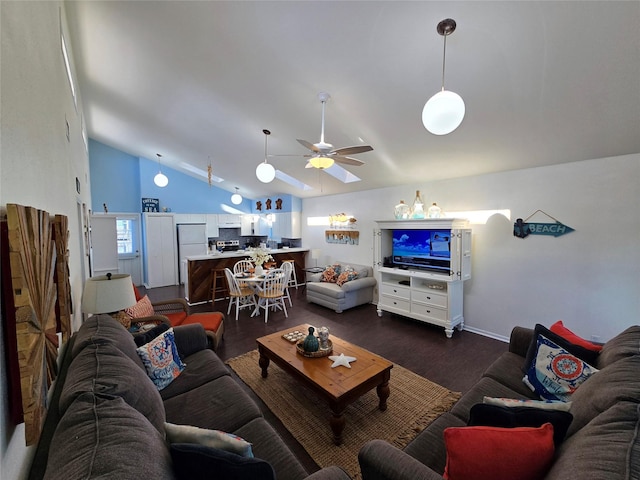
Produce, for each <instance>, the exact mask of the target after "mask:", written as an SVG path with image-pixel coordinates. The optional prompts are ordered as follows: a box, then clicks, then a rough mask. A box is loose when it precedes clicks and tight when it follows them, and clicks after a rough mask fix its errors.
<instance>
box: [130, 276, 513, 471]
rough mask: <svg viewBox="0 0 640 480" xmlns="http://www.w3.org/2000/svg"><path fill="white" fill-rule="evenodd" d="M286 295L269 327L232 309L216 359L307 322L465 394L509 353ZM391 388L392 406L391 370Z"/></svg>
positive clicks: (220, 304)
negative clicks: (286, 303) (289, 304)
mask: <svg viewBox="0 0 640 480" xmlns="http://www.w3.org/2000/svg"><path fill="white" fill-rule="evenodd" d="M140 291H141V292H145V289H144V288H142V287H141V288H140ZM290 291H291V298H292V301H293V307H292V308H287V310H288V313H289V318H285V316H284V313H283V312H277V313H274V314H269V322H268V323H266V324H265V323H264V316H260V317H254V318H251V317H250V316H249V315H250V313H249V311H248V310H241V311H240V315H239V317H238V321H237V322H236V320H235V311H234V310H232V311H231V313H230V314H229V315H228V316H227V319H226V321H225V333H224V341H223V342H222V344H221V345H220V346H219V347H218V351H217V352H216V353H217V354H218V356H219V357H220V358H221V359H222V360H224V361H226V360H228V359H230V358H233V357H235V356H238V355H241V354H243V353H246V352H248V351H250V350H253V349H255V348H257V346H256V338H258V337H261V336H263V335H267V334H269V333H274V332H277V331H279V330H284V329H286V328H288V327H293V326H296V325H300V324H302V323H309V324H311V325H315V326H318V327H320V326H327V327H329V329H330V331H331V334H332V335H336V336H338V337H340V338H344V339H345V340H348V341H349V342H352V343H355V344H357V345H359V346H361V347H363V348H366V349H367V350H370V351H372V352H374V353H376V354H378V355H380V356H382V357H384V358H386V359H388V360H390V361H392V362H394V363H396V364H398V365H402V366H403V367H405V368H407V369H409V370H411V371H413V372H415V373H417V374H419V375H421V376H423V377H425V378H428V379H429V380H431V381H433V382H436V383H438V384H440V385H442V386H444V387H446V388H448V389H450V390H453V391H457V392H462V393H464V392H466V391H467V390H469V389H470V388H471V386H472V385H473V384H474V383H475V382H477V381H478V379H479V378H480V376H481V375H482V372H483V371H484V370H485V369H486V368H487V367H488V366H489V365H490V364H491V363H492V362H493V361H494V360H495V359H496V358H498V357H499V356H500V355H501V354H502V353H504V352H506V351H507V349H508V345H507V344H506V343H504V342H500V341H498V340H494V339H491V338H487V337H483V336H481V335H476V334H474V333H469V332H464V331H463V332H458V331H457V330H456V331H455V333H454V334H453V337H452V338H450V339H448V338H447V337H446V336H445V334H444V329H442V328H439V327H434V326H432V325H428V324H424V323H421V322H417V321H414V320H411V319H408V318H404V317H400V316H397V315H392V314H389V313H385V314H383V316H382V317H381V318H380V317H378V314H377V312H376V307H375V306H374V305H362V306H360V307H356V308H353V309H350V310H347V311H345V312H343V313H339V314H338V313H335V312H334V311H333V310H329V309H327V308H324V307H322V306H320V305H316V304H314V303H307V301H306V298H305V294H304V290H303V288H302V286H301V287H299V288H298V289H295V288H293V289H290ZM146 293H148V295H149V298H150V299H151V301H152V302H154V301H160V300H169V299H172V298H184V288H183V287H181V286H174V287H162V288H154V289H150V290H147V291H146ZM227 307H228V302H227V301H217V302H216V303H215V307H212V305H211V303H208V304H204V305H195V306H193V307H190V312H191V313H195V312H206V311H212V310H217V311H222V312H224V313H225V314H226V312H227ZM256 368H257V365H256ZM232 375H233V376H234V377H235V378H236V379H238V381H239V384H240V385H241V386H242V387H243V388H244V390H245V391H246V392H247V394H249V395H250V396H251V397H252V398H253V399H254V401H255V402H256V403H257V404H258V405H259V406H260V409H261V410H262V412H263V415H264V416H265V418H266V419H267V421H268V422H269V423H270V424H271V425H272V426H273V427H274V428H275V429H276V431H277V432H278V434H279V435H280V436H281V437H282V438H283V440H284V441H285V443H286V444H287V445H288V446H289V448H290V449H291V451H292V452H293V453H294V454H295V455H296V457H297V458H298V459H299V460H300V462H301V463H302V464H303V465H304V467H305V468H306V469H307V471H308V472H310V473H311V472H315V471H316V470H318V468H319V467H318V465H317V464H316V463H315V462H314V461H313V459H312V458H311V457H310V456H309V455H308V453H307V452H306V450H305V449H304V448H303V447H302V446H301V445H300V443H298V441H297V440H296V439H295V438H294V437H293V436H292V435H291V433H290V432H289V431H288V430H287V429H286V428H285V426H284V425H283V424H282V423H281V422H280V420H279V419H278V418H277V417H276V416H275V415H273V413H271V411H270V410H269V409H268V408H267V406H266V405H265V404H264V402H262V400H261V399H260V398H259V397H258V396H257V395H256V394H255V393H254V392H253V391H252V390H251V389H250V388H249V387H247V386H246V385H245V384H244V383H243V382H242V381H240V379H239V378H238V377H237V376H236V375H235V373H233V372H232ZM390 386H391V397H390V401H392V398H393V371H392V373H391V384H390ZM328 415H329V412H328Z"/></svg>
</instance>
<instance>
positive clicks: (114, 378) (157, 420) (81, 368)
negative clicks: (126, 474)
mask: <svg viewBox="0 0 640 480" xmlns="http://www.w3.org/2000/svg"><path fill="white" fill-rule="evenodd" d="M85 392H92V393H95V394H102V395H111V396H114V397H121V398H123V399H124V401H125V402H127V403H128V404H129V405H130V406H131V407H133V408H134V409H136V410H137V411H139V412H140V413H141V414H142V415H144V416H145V417H146V418H148V419H149V421H150V422H151V423H152V424H153V426H154V427H156V429H158V431H159V432H164V419H165V413H164V405H163V403H162V398H160V393H159V392H158V389H157V388H156V387H155V385H154V384H153V382H152V381H151V380H150V379H149V377H148V376H147V374H146V372H144V371H142V370H140V369H139V368H138V367H137V366H136V364H135V363H134V362H132V361H131V359H129V357H127V356H126V355H125V354H124V353H122V351H121V350H120V349H118V348H117V347H116V346H114V345H110V344H98V345H87V346H86V347H85V348H84V349H83V350H82V351H81V352H80V353H78V355H76V357H75V358H74V359H73V361H72V362H71V365H69V370H68V373H67V379H66V381H65V384H64V388H63V389H62V393H61V395H60V403H59V407H58V408H59V410H60V413H61V414H63V412H65V411H66V410H67V409H68V408H69V405H71V403H72V402H73V401H74V399H75V398H76V397H77V396H78V395H80V394H82V393H85Z"/></svg>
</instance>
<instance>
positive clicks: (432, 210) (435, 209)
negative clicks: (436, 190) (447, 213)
mask: <svg viewBox="0 0 640 480" xmlns="http://www.w3.org/2000/svg"><path fill="white" fill-rule="evenodd" d="M427 216H428V217H429V218H440V217H441V216H442V209H441V208H440V207H439V206H438V205H436V203H434V204H433V205H431V206H430V207H429V210H428V211H427Z"/></svg>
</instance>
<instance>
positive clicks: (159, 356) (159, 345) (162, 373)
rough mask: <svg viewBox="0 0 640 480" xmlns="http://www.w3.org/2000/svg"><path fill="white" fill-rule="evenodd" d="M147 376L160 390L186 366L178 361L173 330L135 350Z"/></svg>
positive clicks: (178, 356)
mask: <svg viewBox="0 0 640 480" xmlns="http://www.w3.org/2000/svg"><path fill="white" fill-rule="evenodd" d="M136 351H137V352H138V356H139V357H140V359H141V360H142V363H143V364H144V367H145V369H146V370H147V375H149V378H151V380H152V381H153V383H154V384H155V386H156V388H157V389H158V390H162V389H163V388H165V387H166V386H167V385H169V384H170V383H171V382H173V380H174V379H175V378H176V377H177V376H178V375H180V373H181V372H182V371H183V370H184V369H185V367H186V365H185V364H184V363H182V360H180V355H179V354H178V348H177V347H176V342H175V336H174V334H173V328H170V329H169V330H167V331H166V332H164V333H162V334H161V335H158V336H157V337H156V338H154V339H153V340H151V341H150V342H149V343H145V344H144V345H142V346H141V347H138V348H137V349H136Z"/></svg>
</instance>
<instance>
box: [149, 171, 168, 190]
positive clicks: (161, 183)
mask: <svg viewBox="0 0 640 480" xmlns="http://www.w3.org/2000/svg"><path fill="white" fill-rule="evenodd" d="M153 183H155V184H156V185H157V186H158V187H166V186H167V185H169V179H168V178H167V176H166V175H165V174H164V173H162V172H158V173H157V174H156V176H155V177H153Z"/></svg>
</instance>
